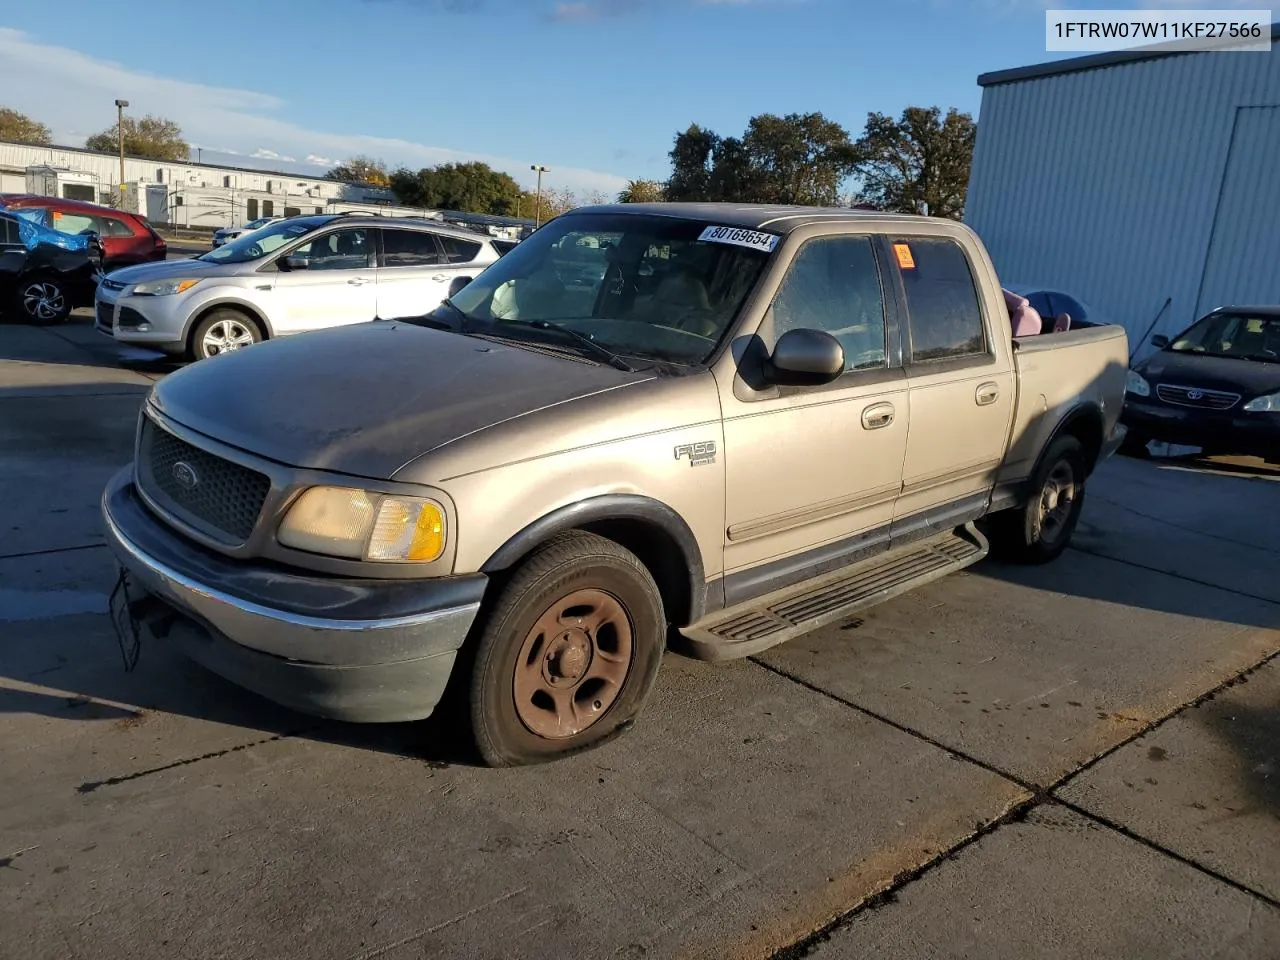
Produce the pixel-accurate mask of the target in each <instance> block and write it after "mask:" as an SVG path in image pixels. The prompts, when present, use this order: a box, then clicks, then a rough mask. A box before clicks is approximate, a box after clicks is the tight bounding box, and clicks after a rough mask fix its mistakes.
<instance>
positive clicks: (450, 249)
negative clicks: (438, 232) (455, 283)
mask: <svg viewBox="0 0 1280 960" xmlns="http://www.w3.org/2000/svg"><path fill="white" fill-rule="evenodd" d="M439 240H440V245H441V246H442V247H443V248H444V255H445V258H446V260H447V262H448V263H470V262H471V261H472V260H474V259H475V258H476V257H477V256H478V255H479V254H480V244H478V243H472V242H471V241H470V240H461V239H459V238H458V237H440V238H439Z"/></svg>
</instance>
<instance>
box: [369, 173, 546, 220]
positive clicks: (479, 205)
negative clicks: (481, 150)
mask: <svg viewBox="0 0 1280 960" xmlns="http://www.w3.org/2000/svg"><path fill="white" fill-rule="evenodd" d="M389 183H390V186H391V189H392V190H393V191H394V192H395V195H396V197H397V198H398V199H399V200H400V202H401V203H403V204H406V205H407V206H411V207H426V208H431V209H437V210H461V211H463V212H466V213H488V214H494V215H497V216H515V214H516V211H517V209H518V208H519V209H520V212H521V213H522V214H525V215H527V213H528V211H531V210H532V206H527V205H526V201H525V196H526V195H525V194H524V193H523V191H521V189H520V185H519V184H518V183H516V181H515V180H514V179H512V177H511V175H510V174H507V173H502V172H500V171H498V170H494V169H493V168H491V167H490V166H489V165H488V164H487V163H480V162H472V163H442V164H440V165H439V166H437V167H423V168H422V169H421V170H417V171H413V170H409V169H407V168H404V167H401V168H400V169H399V170H396V171H395V172H394V173H392V174H391V176H390V177H389Z"/></svg>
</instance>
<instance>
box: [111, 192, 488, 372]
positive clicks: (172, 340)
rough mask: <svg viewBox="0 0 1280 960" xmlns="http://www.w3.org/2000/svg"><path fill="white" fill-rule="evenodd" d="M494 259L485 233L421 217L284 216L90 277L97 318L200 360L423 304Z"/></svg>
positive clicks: (126, 336)
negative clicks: (228, 237)
mask: <svg viewBox="0 0 1280 960" xmlns="http://www.w3.org/2000/svg"><path fill="white" fill-rule="evenodd" d="M498 257H499V253H498V251H497V250H496V249H495V248H494V245H493V242H492V241H491V240H490V238H488V237H486V236H484V235H482V234H477V233H472V232H471V231H469V230H463V229H461V228H457V227H449V226H445V225H443V224H439V223H436V222H434V221H430V220H418V219H410V218H391V217H379V216H372V215H368V214H359V215H351V214H337V215H332V214H331V215H326V216H315V217H291V218H289V219H287V220H281V221H279V222H277V223H274V224H270V225H268V226H266V227H263V228H262V229H259V230H255V231H254V232H253V233H250V234H245V235H244V236H242V237H240V238H239V239H237V240H233V241H231V242H230V243H228V244H225V245H224V246H220V247H218V248H217V249H216V250H210V251H209V252H208V253H205V254H203V255H202V256H199V257H195V258H193V259H187V260H166V261H164V262H162V263H148V264H143V265H140V266H136V267H127V268H125V269H123V270H116V271H113V272H112V273H110V274H108V275H107V276H106V277H105V278H104V279H103V281H102V282H101V283H100V284H99V285H98V292H97V299H96V303H95V325H96V327H97V329H98V330H99V331H101V332H102V333H105V334H108V335H110V336H112V337H114V338H115V339H116V340H119V341H121V342H123V343H130V344H135V345H138V346H143V347H149V348H151V349H154V350H161V351H163V352H165V353H170V354H175V355H185V356H187V357H188V358H190V359H194V360H200V359H203V358H205V357H212V356H216V355H218V354H220V353H226V352H227V351H230V350H236V349H239V348H240V347H247V346H249V345H251V344H254V343H258V342H259V341H261V340H266V339H269V338H272V337H281V336H285V335H287V334H290V333H301V332H303V331H306V330H320V329H324V328H326V327H338V326H343V325H345V324H351V323H362V322H365V321H369V320H374V319H384V320H395V319H401V318H406V317H420V316H422V315H424V314H426V313H430V312H431V311H432V310H433V309H435V308H436V307H437V306H439V304H440V302H441V301H442V300H443V299H444V298H445V297H447V296H448V295H449V290H450V287H451V285H452V284H454V282H455V281H459V282H461V283H465V282H466V281H468V280H470V279H472V278H474V277H475V276H476V275H477V274H479V273H480V272H481V271H482V270H484V269H485V267H487V266H488V265H489V264H491V263H493V262H494V261H495V260H497V259H498Z"/></svg>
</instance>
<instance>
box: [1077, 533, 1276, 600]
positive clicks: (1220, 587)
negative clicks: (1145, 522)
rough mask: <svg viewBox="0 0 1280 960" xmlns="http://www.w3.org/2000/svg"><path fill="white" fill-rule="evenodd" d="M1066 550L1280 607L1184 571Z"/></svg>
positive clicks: (1078, 548) (1082, 550) (1104, 555)
mask: <svg viewBox="0 0 1280 960" xmlns="http://www.w3.org/2000/svg"><path fill="white" fill-rule="evenodd" d="M1067 549H1068V550H1074V551H1075V552H1076V553H1083V554H1085V555H1086V556H1090V557H1097V558H1098V559H1099V560H1110V561H1111V562H1112V563H1122V564H1124V565H1125V566H1127V567H1133V568H1135V569H1137V570H1146V571H1147V572H1149V573H1159V574H1162V575H1163V576H1166V577H1173V579H1175V580H1185V581H1186V582H1187V583H1194V584H1196V585H1197V586H1201V587H1208V588H1209V589H1210V590H1221V591H1222V592H1223V593H1230V594H1232V595H1233V596H1237V597H1247V598H1248V599H1250V600H1258V601H1260V602H1262V603H1269V604H1271V605H1272V606H1276V607H1280V600H1273V599H1272V598H1271V597H1260V596H1258V595H1257V594H1256V593H1249V592H1248V591H1246V590H1237V589H1235V588H1234V587H1224V586H1223V585H1222V584H1220V583H1211V582H1210V581H1208V580H1200V579H1198V578H1197V577H1188V576H1187V575H1186V574H1185V573H1178V572H1176V571H1174V570H1163V569H1161V568H1160V567H1153V566H1150V565H1148V564H1145V563H1138V561H1136V560H1125V559H1122V558H1121V557H1113V556H1111V554H1109V553H1101V552H1099V551H1097V550H1090V549H1088V548H1087V547H1081V546H1077V545H1076V544H1072V545H1071V546H1069V547H1067Z"/></svg>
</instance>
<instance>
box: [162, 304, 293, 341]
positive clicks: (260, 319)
mask: <svg viewBox="0 0 1280 960" xmlns="http://www.w3.org/2000/svg"><path fill="white" fill-rule="evenodd" d="M215 310H238V311H239V312H240V313H243V314H244V315H245V316H247V317H248V318H249V319H250V320H252V321H253V322H254V323H256V324H257V325H258V329H259V330H261V331H262V339H263V340H270V339H271V338H272V337H274V336H275V335H276V334H275V330H273V329H272V327H271V321H270V320H268V319H267V318H266V315H265V314H263V312H262V311H261V310H259V309H258V308H257V307H255V306H254V305H253V304H251V303H248V302H246V301H244V300H238V299H235V298H222V299H218V300H214V301H211V302H210V303H205V304H201V305H200V307H199V308H197V309H196V310H194V311H193V312H192V314H191V316H190V317H188V318H187V323H186V328H185V329H184V330H183V331H182V339H183V341H184V342H185V343H186V344H187V345H188V346H190V344H191V335H192V333H193V332H194V331H195V329H196V327H198V326H199V325H200V322H201V321H202V320H204V318H205V317H207V316H209V314H211V313H213V311H215Z"/></svg>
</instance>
